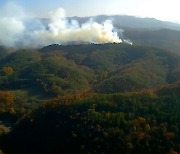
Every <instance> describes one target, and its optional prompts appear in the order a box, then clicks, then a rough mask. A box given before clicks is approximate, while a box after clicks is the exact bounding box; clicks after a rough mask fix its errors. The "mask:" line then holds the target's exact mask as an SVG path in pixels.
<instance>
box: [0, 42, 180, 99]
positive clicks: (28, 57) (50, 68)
mask: <svg viewBox="0 0 180 154" xmlns="http://www.w3.org/2000/svg"><path fill="white" fill-rule="evenodd" d="M179 59H180V56H179V55H178V54H174V53H171V52H168V51H166V50H163V49H158V48H152V47H143V46H131V45H125V44H102V45H96V44H87V45H86V44H84V45H67V46H61V45H50V46H47V47H44V48H42V49H40V50H21V51H17V52H13V53H10V54H8V55H7V56H6V57H4V58H2V59H1V60H0V67H1V76H0V78H1V82H0V86H1V89H2V90H15V91H16V89H21V90H25V91H26V92H28V94H29V92H30V91H31V94H32V95H37V96H38V95H39V96H42V97H43V95H44V96H47V95H46V94H50V95H51V94H52V95H59V94H63V93H66V92H68V93H69V92H70V93H74V92H80V91H86V92H87V91H91V92H100V93H115V92H125V91H139V90H143V89H147V88H157V87H159V86H162V85H164V84H171V83H175V82H177V81H178V80H179V77H180V70H179V68H180V67H179V66H180V60H179ZM7 68H9V69H10V68H12V70H13V72H12V74H8V73H7V72H5V71H6V70H5V69H7ZM34 87H36V88H39V90H37V91H36V93H35V94H33V90H32V89H33V88H34Z"/></svg>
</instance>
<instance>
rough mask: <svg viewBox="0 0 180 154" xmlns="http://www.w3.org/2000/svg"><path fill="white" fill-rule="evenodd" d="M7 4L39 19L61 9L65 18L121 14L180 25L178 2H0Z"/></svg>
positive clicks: (109, 0)
mask: <svg viewBox="0 0 180 154" xmlns="http://www.w3.org/2000/svg"><path fill="white" fill-rule="evenodd" d="M7 2H14V3H16V4H17V5H20V6H22V7H23V8H24V9H25V10H26V11H27V12H29V14H31V15H32V14H34V15H36V16H37V15H38V16H41V17H45V16H46V15H47V12H49V11H50V10H53V9H56V8H59V7H62V8H64V9H65V10H66V14H67V16H93V15H99V14H107V15H112V14H123V15H135V16H140V17H154V18H157V19H160V20H167V21H176V22H179V23H180V0H0V6H3V5H4V4H5V3H7Z"/></svg>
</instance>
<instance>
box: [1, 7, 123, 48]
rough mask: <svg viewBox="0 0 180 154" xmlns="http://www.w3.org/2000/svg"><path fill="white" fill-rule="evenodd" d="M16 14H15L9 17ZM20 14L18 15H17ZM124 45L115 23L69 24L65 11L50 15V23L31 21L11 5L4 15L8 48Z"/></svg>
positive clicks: (3, 38) (3, 39)
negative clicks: (73, 44) (58, 45)
mask: <svg viewBox="0 0 180 154" xmlns="http://www.w3.org/2000/svg"><path fill="white" fill-rule="evenodd" d="M9 10H11V11H10V12H13V11H15V12H14V13H9ZM14 14H16V15H14ZM70 42H81V43H96V44H99V43H121V42H122V40H121V39H120V38H119V36H118V33H117V32H116V31H115V29H114V27H113V25H112V22H111V21H110V20H106V21H104V22H103V23H97V22H95V21H93V19H90V20H89V21H87V22H86V23H83V24H79V23H78V21H76V20H68V19H67V18H66V16H65V10H64V9H62V8H59V9H57V10H55V11H52V12H49V18H48V20H47V23H46V24H44V23H43V22H42V20H41V19H37V18H36V19H33V20H28V18H27V17H26V15H25V12H24V11H23V10H22V8H20V7H17V6H16V5H13V4H9V5H6V7H4V8H1V11H0V45H3V46H7V47H41V46H46V45H49V44H68V43H70Z"/></svg>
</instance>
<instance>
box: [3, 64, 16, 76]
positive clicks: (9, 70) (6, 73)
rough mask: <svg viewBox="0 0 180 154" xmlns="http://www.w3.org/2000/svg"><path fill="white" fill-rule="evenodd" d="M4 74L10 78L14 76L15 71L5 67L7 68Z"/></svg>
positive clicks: (4, 68)
mask: <svg viewBox="0 0 180 154" xmlns="http://www.w3.org/2000/svg"><path fill="white" fill-rule="evenodd" d="M3 72H4V74H5V75H7V76H9V75H12V74H13V73H14V70H13V68H12V67H10V66H5V67H3Z"/></svg>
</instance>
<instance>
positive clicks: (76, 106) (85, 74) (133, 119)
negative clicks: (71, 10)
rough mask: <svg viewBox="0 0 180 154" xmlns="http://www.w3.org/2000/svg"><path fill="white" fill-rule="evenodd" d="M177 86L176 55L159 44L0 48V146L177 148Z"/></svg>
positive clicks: (24, 149) (15, 149)
mask: <svg viewBox="0 0 180 154" xmlns="http://www.w3.org/2000/svg"><path fill="white" fill-rule="evenodd" d="M179 90H180V55H179V54H175V53H173V52H169V51H168V50H164V49H159V48H154V47H145V46H136V45H133V46H132V45H126V44H82V45H66V46H61V45H50V46H47V47H44V48H42V49H24V50H22V49H19V50H17V51H13V52H12V49H6V48H4V47H0V149H1V150H2V151H4V152H5V153H7V154H14V153H18V154H24V153H27V154H30V153H35V154H36V153H38V154H39V153H48V154H51V153H54V154H59V153H72V152H74V153H113V154H114V153H130V154H134V153H135V154H136V153H137V154H138V153H148V154H151V153H162V154H164V153H176V152H180V131H179V130H180V125H179V121H180V119H179V118H180V112H179V111H180V104H179V102H180V95H179ZM1 150H0V151H1Z"/></svg>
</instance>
